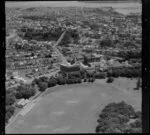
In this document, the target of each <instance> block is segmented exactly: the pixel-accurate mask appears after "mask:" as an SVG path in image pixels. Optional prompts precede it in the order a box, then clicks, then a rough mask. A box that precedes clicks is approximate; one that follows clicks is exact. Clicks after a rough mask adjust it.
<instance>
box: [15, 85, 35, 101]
mask: <svg viewBox="0 0 150 135" xmlns="http://www.w3.org/2000/svg"><path fill="white" fill-rule="evenodd" d="M35 92H36V91H35V88H34V87H33V86H32V85H29V84H22V85H19V86H18V87H17V88H16V95H15V96H16V98H17V99H21V98H24V99H29V98H30V97H32V96H34V95H35Z"/></svg>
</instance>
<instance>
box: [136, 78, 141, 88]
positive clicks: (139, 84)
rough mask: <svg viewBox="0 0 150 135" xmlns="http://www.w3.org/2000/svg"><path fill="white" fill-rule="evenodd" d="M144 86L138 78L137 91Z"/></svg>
mask: <svg viewBox="0 0 150 135" xmlns="http://www.w3.org/2000/svg"><path fill="white" fill-rule="evenodd" d="M141 86H142V82H141V79H140V78H138V80H137V83H136V89H137V90H139V88H140V87H141Z"/></svg>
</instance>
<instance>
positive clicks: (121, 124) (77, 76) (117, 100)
mask: <svg viewBox="0 0 150 135" xmlns="http://www.w3.org/2000/svg"><path fill="white" fill-rule="evenodd" d="M142 47H143V46H142V1H141V0H95V1H80V0H79V1H5V49H6V50H5V64H6V65H5V68H6V69H5V70H6V72H5V133H6V134H53V133H54V134H60V133H71V134H73V133H95V134H97V133H143V132H142V81H143V78H142Z"/></svg>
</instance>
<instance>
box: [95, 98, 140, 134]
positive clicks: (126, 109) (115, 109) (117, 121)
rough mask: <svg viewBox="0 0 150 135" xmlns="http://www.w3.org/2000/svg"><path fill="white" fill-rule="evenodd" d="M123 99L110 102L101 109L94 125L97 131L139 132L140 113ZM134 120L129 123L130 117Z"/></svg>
mask: <svg viewBox="0 0 150 135" xmlns="http://www.w3.org/2000/svg"><path fill="white" fill-rule="evenodd" d="M137 114H139V112H135V111H134V109H133V107H132V106H131V105H128V104H126V103H125V102H124V101H122V102H119V103H110V104H108V105H107V106H105V108H104V109H102V111H101V114H100V115H99V119H98V123H99V125H98V126H97V127H96V132H97V133H141V132H142V128H141V127H142V123H141V115H137ZM131 117H132V119H133V117H134V120H135V121H134V122H132V123H130V119H131Z"/></svg>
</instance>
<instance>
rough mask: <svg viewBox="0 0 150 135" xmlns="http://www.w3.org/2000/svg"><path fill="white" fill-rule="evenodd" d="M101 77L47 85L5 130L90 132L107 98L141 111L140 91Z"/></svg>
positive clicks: (93, 130)
mask: <svg viewBox="0 0 150 135" xmlns="http://www.w3.org/2000/svg"><path fill="white" fill-rule="evenodd" d="M105 80H106V79H105ZM105 80H96V81H95V82H94V83H84V84H76V85H64V86H55V87H53V88H49V89H48V90H47V91H46V94H45V96H44V97H42V99H41V100H40V101H39V102H38V103H37V104H36V105H35V107H34V108H32V109H31V111H30V112H29V113H27V114H26V115H25V116H24V117H22V118H20V119H19V120H17V121H16V122H15V123H13V125H14V127H13V128H11V129H8V130H7V131H6V133H94V132H95V128H96V126H97V119H98V114H99V113H100V111H101V109H103V108H104V107H105V106H106V105H107V104H109V103H111V102H120V101H122V100H124V101H125V102H126V103H127V104H131V105H132V106H133V107H134V109H135V110H136V111H141V91H136V92H135V91H134V90H132V91H130V92H124V90H123V91H122V90H121V89H120V88H118V87H117V85H116V84H117V83H118V81H119V80H117V79H116V80H115V81H114V83H112V84H107V83H106V82H105ZM115 83H116V84H115ZM132 83H135V82H134V81H132Z"/></svg>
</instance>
